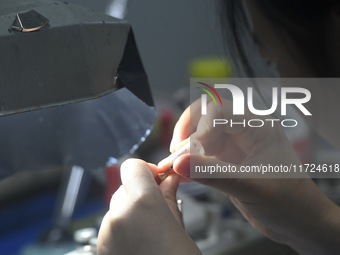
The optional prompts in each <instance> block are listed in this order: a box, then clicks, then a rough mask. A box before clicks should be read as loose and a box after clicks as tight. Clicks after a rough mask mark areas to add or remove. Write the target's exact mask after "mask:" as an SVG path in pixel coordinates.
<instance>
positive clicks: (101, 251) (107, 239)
mask: <svg viewBox="0 0 340 255" xmlns="http://www.w3.org/2000/svg"><path fill="white" fill-rule="evenodd" d="M109 218H110V216H109V212H107V213H106V214H105V216H104V218H103V220H102V223H101V225H100V229H99V233H98V245H97V254H98V255H110V254H112V247H111V237H112V236H111V228H110V220H109Z"/></svg>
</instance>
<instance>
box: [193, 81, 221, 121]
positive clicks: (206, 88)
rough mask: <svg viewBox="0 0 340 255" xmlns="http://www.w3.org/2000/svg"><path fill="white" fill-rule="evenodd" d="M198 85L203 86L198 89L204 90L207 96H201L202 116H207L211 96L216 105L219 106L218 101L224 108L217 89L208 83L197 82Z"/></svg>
mask: <svg viewBox="0 0 340 255" xmlns="http://www.w3.org/2000/svg"><path fill="white" fill-rule="evenodd" d="M197 83H198V84H200V85H201V86H199V87H197V88H198V89H200V90H202V91H203V92H204V93H206V94H202V95H201V113H202V115H206V114H207V101H208V100H207V95H209V97H210V98H211V100H212V101H213V102H214V104H215V105H217V101H218V103H219V104H220V105H221V106H222V99H221V96H220V95H219V94H218V92H217V91H216V89H215V88H214V87H213V86H211V85H209V84H207V83H203V82H197Z"/></svg>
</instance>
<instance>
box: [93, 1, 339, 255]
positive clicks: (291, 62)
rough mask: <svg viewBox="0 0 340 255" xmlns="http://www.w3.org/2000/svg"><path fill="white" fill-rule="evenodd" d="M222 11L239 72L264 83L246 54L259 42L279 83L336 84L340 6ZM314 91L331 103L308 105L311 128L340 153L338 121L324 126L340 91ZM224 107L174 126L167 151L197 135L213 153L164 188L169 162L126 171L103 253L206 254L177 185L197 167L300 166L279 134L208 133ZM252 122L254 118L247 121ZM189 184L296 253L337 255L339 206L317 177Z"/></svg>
mask: <svg viewBox="0 0 340 255" xmlns="http://www.w3.org/2000/svg"><path fill="white" fill-rule="evenodd" d="M220 3H221V8H220V10H221V12H222V22H223V23H224V25H225V28H226V31H227V32H226V33H227V44H228V47H229V48H231V50H230V51H229V52H231V53H232V57H233V58H234V59H238V60H239V62H238V63H237V62H236V66H238V67H239V70H241V71H240V74H242V72H243V74H245V75H248V76H252V77H258V76H259V75H260V74H259V73H261V71H263V70H257V69H256V68H257V67H258V66H256V65H255V67H254V63H253V62H252V61H253V59H252V55H251V54H249V51H247V47H248V46H249V45H248V44H249V43H250V41H251V43H252V42H255V43H256V44H258V47H259V48H260V51H261V53H262V55H263V56H264V58H265V59H266V60H267V62H271V63H272V62H275V63H276V66H277V69H278V73H279V74H280V76H281V77H337V75H338V74H339V69H340V47H339V45H340V41H339V40H340V29H339V27H340V11H339V10H340V1H336V0H334V1H331V0H322V1H319V0H309V1H307V0H300V1H294V0H246V1H239V0H223V1H220ZM247 20H249V21H251V22H248V21H247ZM249 38H251V40H250V41H249ZM270 66H271V64H270ZM268 68H269V69H270V67H268ZM311 89H312V90H313V91H312V94H313V93H317V92H319V93H320V91H322V93H325V95H326V98H327V102H326V101H324V102H325V104H324V105H323V104H320V102H319V101H318V100H316V101H317V103H318V104H317V105H314V106H313V105H312V106H311V107H312V109H319V110H318V111H315V114H313V121H314V122H312V124H310V125H311V126H313V127H315V129H318V131H319V132H320V134H321V135H323V136H324V137H325V138H326V139H328V140H329V141H330V142H332V143H333V144H334V145H336V146H339V145H340V138H339V135H338V130H339V121H337V120H332V119H331V120H330V119H329V118H327V116H328V117H329V116H331V114H334V115H333V116H337V114H336V109H337V108H336V107H334V103H336V102H337V101H338V100H337V99H336V96H337V95H339V93H337V92H338V88H333V89H328V88H327V87H326V88H325V87H323V88H322V87H320V86H315V87H313V88H311ZM328 102H333V104H330V103H328ZM222 107H223V111H216V110H215V109H216V108H215V107H214V106H213V104H212V103H210V104H208V109H207V111H208V114H207V115H205V116H202V115H201V114H195V113H199V111H200V103H199V101H196V102H194V103H193V104H192V105H190V107H189V108H188V109H187V110H185V111H184V113H183V114H182V115H181V117H180V119H179V120H178V122H177V124H176V126H175V129H174V133H173V138H172V141H171V146H170V151H171V152H174V151H176V149H177V148H178V147H179V146H180V145H181V144H182V143H183V141H184V140H186V139H187V138H188V137H191V138H194V139H196V140H197V141H199V142H200V143H201V144H202V145H203V146H204V148H205V151H206V153H205V155H204V156H203V155H190V154H184V155H181V156H180V157H178V158H177V159H176V160H175V162H174V164H173V168H174V171H175V173H176V174H174V175H171V176H169V177H168V178H167V179H165V181H164V182H162V183H161V184H160V185H159V186H158V185H157V183H156V182H155V180H154V177H155V176H156V175H157V173H158V172H160V171H163V170H164V167H165V164H163V163H161V164H160V165H158V166H156V165H152V164H150V163H146V162H144V161H142V160H138V159H130V160H128V161H126V162H125V163H124V164H123V165H122V167H121V178H122V186H121V187H120V188H119V189H118V191H117V192H116V193H115V194H114V195H113V196H112V200H111V204H110V210H109V211H108V213H107V214H106V216H105V217H104V220H103V222H102V225H101V229H100V232H99V239H98V254H99V255H109V254H176V255H181V254H183V255H184V254H193V255H194V254H200V251H199V249H198V248H197V246H196V245H195V243H194V242H193V241H192V240H191V239H190V238H189V236H188V235H187V234H186V233H185V231H184V229H183V225H182V222H181V217H180V212H179V211H178V209H177V206H176V202H175V201H176V199H175V198H176V190H177V187H178V183H179V181H180V178H188V179H190V163H191V164H193V165H201V166H209V165H212V164H216V163H218V164H220V165H228V164H234V165H241V164H256V163H258V162H261V163H264V164H265V163H271V164H273V165H275V164H277V163H280V164H282V163H283V164H300V161H299V158H298V156H297V155H296V153H295V151H294V149H293V148H292V146H291V144H290V142H289V141H288V139H287V138H286V135H285V134H284V133H283V131H282V128H280V127H278V126H275V128H266V127H264V128H259V129H251V130H250V129H247V128H243V127H237V128H228V127H227V128H225V127H224V128H219V129H214V130H211V128H207V127H208V126H209V125H207V123H208V122H209V120H210V119H209V118H212V116H213V117H223V118H228V117H230V116H227V115H228V113H229V112H230V111H228V109H230V107H231V105H230V102H229V103H228V102H226V103H224V104H223V106H222ZM328 111H329V114H328ZM325 112H327V114H324V113H325ZM313 113H314V112H313ZM221 114H222V115H221ZM325 115H327V116H325ZM190 116H191V118H190ZM251 117H252V115H251V114H248V115H247V116H246V118H251ZM257 118H258V117H257ZM179 176H181V177H179ZM191 180H193V181H197V182H201V183H204V184H205V185H209V186H211V187H214V188H216V189H218V190H220V191H222V192H224V193H225V194H226V195H227V196H229V199H230V200H231V201H232V202H233V204H234V205H235V206H236V207H237V208H238V209H239V211H240V212H241V213H242V214H243V216H244V217H245V218H246V219H247V220H248V221H249V223H250V224H252V225H253V226H254V227H255V228H257V229H258V230H259V231H260V232H261V233H263V234H264V235H265V236H267V237H269V238H270V239H272V240H274V241H277V242H279V243H283V244H286V245H289V246H290V247H292V248H293V249H294V250H296V251H297V252H298V253H299V254H308V255H310V254H318V255H319V254H339V252H340V242H339V241H340V208H339V207H338V206H337V205H336V204H335V203H333V202H332V201H330V200H329V199H328V198H327V197H326V196H325V195H324V194H323V193H322V192H321V191H320V190H319V189H318V187H317V186H316V185H315V184H314V182H313V181H312V180H311V179H310V178H295V179H294V178H286V179H282V178H281V179H249V178H223V179H222V178H221V179H191Z"/></svg>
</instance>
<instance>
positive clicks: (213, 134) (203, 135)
mask: <svg viewBox="0 0 340 255" xmlns="http://www.w3.org/2000/svg"><path fill="white" fill-rule="evenodd" d="M231 109H232V106H231V103H230V102H228V101H224V102H223V109H217V108H216V106H215V105H214V104H212V103H209V104H208V108H207V110H208V113H207V115H203V116H202V115H201V113H200V101H196V102H195V103H193V104H192V105H191V107H190V108H188V109H187V110H186V111H185V112H184V113H183V114H182V116H181V117H180V119H179V121H178V123H177V124H176V127H175V130H174V134H173V139H172V143H171V149H170V150H171V151H172V152H174V151H176V148H178V147H180V145H181V142H182V141H183V140H185V139H187V138H188V137H189V136H191V138H195V139H196V140H198V141H199V142H200V143H201V144H202V145H203V147H204V148H205V152H206V153H205V156H201V155H188V154H186V155H182V156H180V157H179V158H178V159H177V160H176V161H175V162H174V170H175V171H176V172H177V173H178V174H179V175H182V176H184V177H186V178H189V179H190V166H192V167H194V166H216V164H219V165H220V166H224V165H225V166H228V165H230V164H231V165H234V166H236V167H237V169H239V167H240V166H241V165H250V166H251V165H260V164H263V165H268V164H271V165H273V166H274V165H276V166H277V165H281V164H282V165H290V164H293V165H299V164H300V162H299V160H298V157H297V156H296V154H295V152H294V150H293V148H292V147H291V145H290V143H289V141H288V140H287V139H286V137H285V135H284V134H283V132H282V130H281V128H280V127H278V126H277V125H276V126H275V127H270V126H269V125H267V126H264V127H261V128H245V127H243V126H242V125H234V127H230V126H228V125H220V126H218V127H216V128H213V127H212V119H234V120H235V121H242V120H241V119H246V121H247V119H254V118H255V119H259V116H256V117H254V116H252V115H250V114H248V115H246V116H241V118H240V117H237V116H233V115H232V111H231ZM189 115H190V117H191V120H190V119H189ZM266 117H267V118H268V116H266ZM164 162H166V160H165V161H163V163H161V164H160V167H162V164H164ZM224 177H230V176H227V174H224ZM194 180H195V181H197V182H200V183H204V184H207V185H210V186H212V187H215V188H217V189H219V190H221V191H223V192H225V193H226V194H228V195H229V196H230V198H231V201H232V202H233V203H234V205H235V206H236V207H237V208H238V209H239V210H240V211H241V213H242V214H243V215H244V217H245V218H246V219H247V220H248V221H249V222H250V223H251V224H252V225H253V226H255V227H256V228H257V229H258V230H259V231H261V232H262V233H263V234H265V235H266V236H268V237H269V238H271V239H273V240H276V241H278V242H281V243H285V244H288V245H290V246H292V247H293V248H295V249H296V250H297V251H299V252H301V254H333V253H334V254H336V253H337V252H338V251H339V250H340V247H339V244H338V241H337V240H338V237H339V236H340V235H339V231H340V221H339V215H340V213H339V209H338V207H337V206H335V204H333V203H332V202H331V201H329V200H328V199H327V198H326V197H325V196H324V195H323V194H322V193H321V192H320V191H319V189H318V188H317V187H316V186H315V185H314V183H313V182H312V181H311V180H310V179H308V178H300V179H292V178H291V179H282V178H281V179H279V178H278V179H259V178H258V179H251V178H221V177H219V178H216V179H210V178H206V179H201V178H197V179H194ZM334 219H338V221H335V222H334ZM335 226H336V227H335ZM335 249H337V250H336V252H334V251H335ZM332 252H333V253H332Z"/></svg>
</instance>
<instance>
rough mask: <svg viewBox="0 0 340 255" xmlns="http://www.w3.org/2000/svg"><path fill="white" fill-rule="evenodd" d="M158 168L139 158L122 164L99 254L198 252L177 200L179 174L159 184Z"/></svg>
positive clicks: (147, 254) (104, 224)
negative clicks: (184, 223) (157, 179)
mask: <svg viewBox="0 0 340 255" xmlns="http://www.w3.org/2000/svg"><path fill="white" fill-rule="evenodd" d="M157 171H158V169H157V167H156V166H155V165H152V164H148V163H146V162H144V161H142V160H137V159H129V160H127V161H125V162H124V163H123V164H122V166H121V179H122V186H120V188H119V189H118V190H117V191H116V192H115V194H114V195H113V196H112V199H111V202H110V209H109V211H108V212H107V213H106V215H105V217H104V219H103V222H102V225H101V227H100V231H99V236H98V254H99V255H114V254H119V255H124V254H125V255H131V254H140V255H144V254H145V255H153V254H154V255H159V254H162V255H167V254H169V255H170V254H171V255H173V254H176V255H181V254H183V255H187V254H200V251H199V250H198V248H197V246H196V245H195V243H194V242H193V241H192V240H191V239H190V237H189V236H188V235H187V234H186V233H185V231H184V229H183V226H182V218H181V213H180V212H179V210H178V207H177V201H176V191H177V187H178V182H179V177H178V176H177V175H176V174H174V175H171V176H169V177H168V178H167V179H166V180H164V181H163V182H162V183H161V185H160V186H158V185H157V184H156V182H155V179H154V177H155V175H156V174H157Z"/></svg>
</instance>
